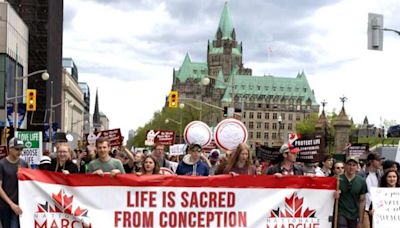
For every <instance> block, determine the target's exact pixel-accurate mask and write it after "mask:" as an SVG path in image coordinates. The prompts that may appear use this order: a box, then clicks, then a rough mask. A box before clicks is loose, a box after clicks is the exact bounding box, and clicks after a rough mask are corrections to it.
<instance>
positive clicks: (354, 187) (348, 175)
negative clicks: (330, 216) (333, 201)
mask: <svg viewBox="0 0 400 228" xmlns="http://www.w3.org/2000/svg"><path fill="white" fill-rule="evenodd" d="M358 163H359V160H358V158H357V157H353V156H351V157H348V158H347V159H346V163H345V171H344V174H342V175H340V176H339V182H340V187H339V190H338V191H336V194H335V197H336V198H338V199H339V225H338V227H339V228H359V227H361V224H362V222H363V218H364V217H363V215H364V208H365V194H366V193H367V183H366V182H365V180H364V179H363V178H362V177H360V176H358V175H356V174H357V169H358Z"/></svg>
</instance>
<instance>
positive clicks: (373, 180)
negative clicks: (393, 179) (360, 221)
mask: <svg viewBox="0 0 400 228" xmlns="http://www.w3.org/2000/svg"><path fill="white" fill-rule="evenodd" d="M384 159H385V158H382V157H381V155H380V154H378V153H375V152H371V153H369V154H368V155H367V162H368V168H367V171H366V179H365V181H366V182H367V188H368V192H367V195H366V198H365V212H366V213H368V218H369V223H370V227H372V201H371V189H372V188H374V187H379V186H380V181H381V178H382V175H383V174H382V172H381V168H382V160H384ZM370 212H371V213H370Z"/></svg>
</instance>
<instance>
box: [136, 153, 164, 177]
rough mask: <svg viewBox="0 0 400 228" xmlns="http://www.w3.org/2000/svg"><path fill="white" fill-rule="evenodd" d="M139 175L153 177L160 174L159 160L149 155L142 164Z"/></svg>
mask: <svg viewBox="0 0 400 228" xmlns="http://www.w3.org/2000/svg"><path fill="white" fill-rule="evenodd" d="M138 174H139V175H153V174H160V164H159V163H158V161H157V159H156V158H155V157H153V156H152V155H147V156H146V157H145V158H144V160H143V164H142V168H141V172H140V173H138Z"/></svg>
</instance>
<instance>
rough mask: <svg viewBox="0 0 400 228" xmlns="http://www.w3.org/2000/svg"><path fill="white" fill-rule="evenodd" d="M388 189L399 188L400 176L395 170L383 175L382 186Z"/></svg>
mask: <svg viewBox="0 0 400 228" xmlns="http://www.w3.org/2000/svg"><path fill="white" fill-rule="evenodd" d="M380 187H387V188H398V187H400V184H399V174H398V173H397V172H396V171H395V170H389V171H387V172H386V173H385V174H383V176H382V178H381V186H380Z"/></svg>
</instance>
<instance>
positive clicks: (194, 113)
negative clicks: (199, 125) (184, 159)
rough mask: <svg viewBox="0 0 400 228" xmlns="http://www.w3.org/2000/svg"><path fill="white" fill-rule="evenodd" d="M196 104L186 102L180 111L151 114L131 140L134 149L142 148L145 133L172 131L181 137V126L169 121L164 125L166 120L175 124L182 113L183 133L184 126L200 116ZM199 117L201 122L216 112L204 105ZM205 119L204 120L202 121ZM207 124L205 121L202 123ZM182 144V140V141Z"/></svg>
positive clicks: (164, 108) (175, 109)
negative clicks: (150, 131) (151, 116)
mask: <svg viewBox="0 0 400 228" xmlns="http://www.w3.org/2000/svg"><path fill="white" fill-rule="evenodd" d="M198 109H199V104H198V102H195V101H186V102H185V107H184V108H183V109H182V110H181V109H179V108H169V107H163V109H162V110H161V111H157V112H155V113H154V114H153V118H152V119H151V120H150V121H149V122H147V123H146V124H145V125H144V126H142V127H139V128H138V129H137V130H136V131H135V132H136V135H135V137H134V138H133V140H132V141H133V143H132V145H134V146H135V147H144V146H145V145H144V141H145V139H146V137H147V132H148V131H149V130H173V131H175V132H176V135H177V136H179V135H181V132H180V131H181V126H180V125H179V124H177V123H175V122H174V121H169V123H166V122H165V120H166V119H170V120H171V119H172V120H175V121H177V122H180V121H181V120H180V117H181V113H180V112H182V131H184V129H185V127H186V125H187V124H188V123H190V122H191V121H194V120H198V119H199V116H200V111H199V110H198ZM201 110H202V112H201V115H202V120H203V121H204V120H207V117H208V115H209V114H210V113H211V112H216V110H215V109H213V108H209V107H208V106H206V105H202V106H201ZM218 112H219V115H222V112H220V111H218ZM204 118H205V119H204ZM204 122H207V121H204ZM178 138H179V137H178ZM182 142H183V139H182Z"/></svg>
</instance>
